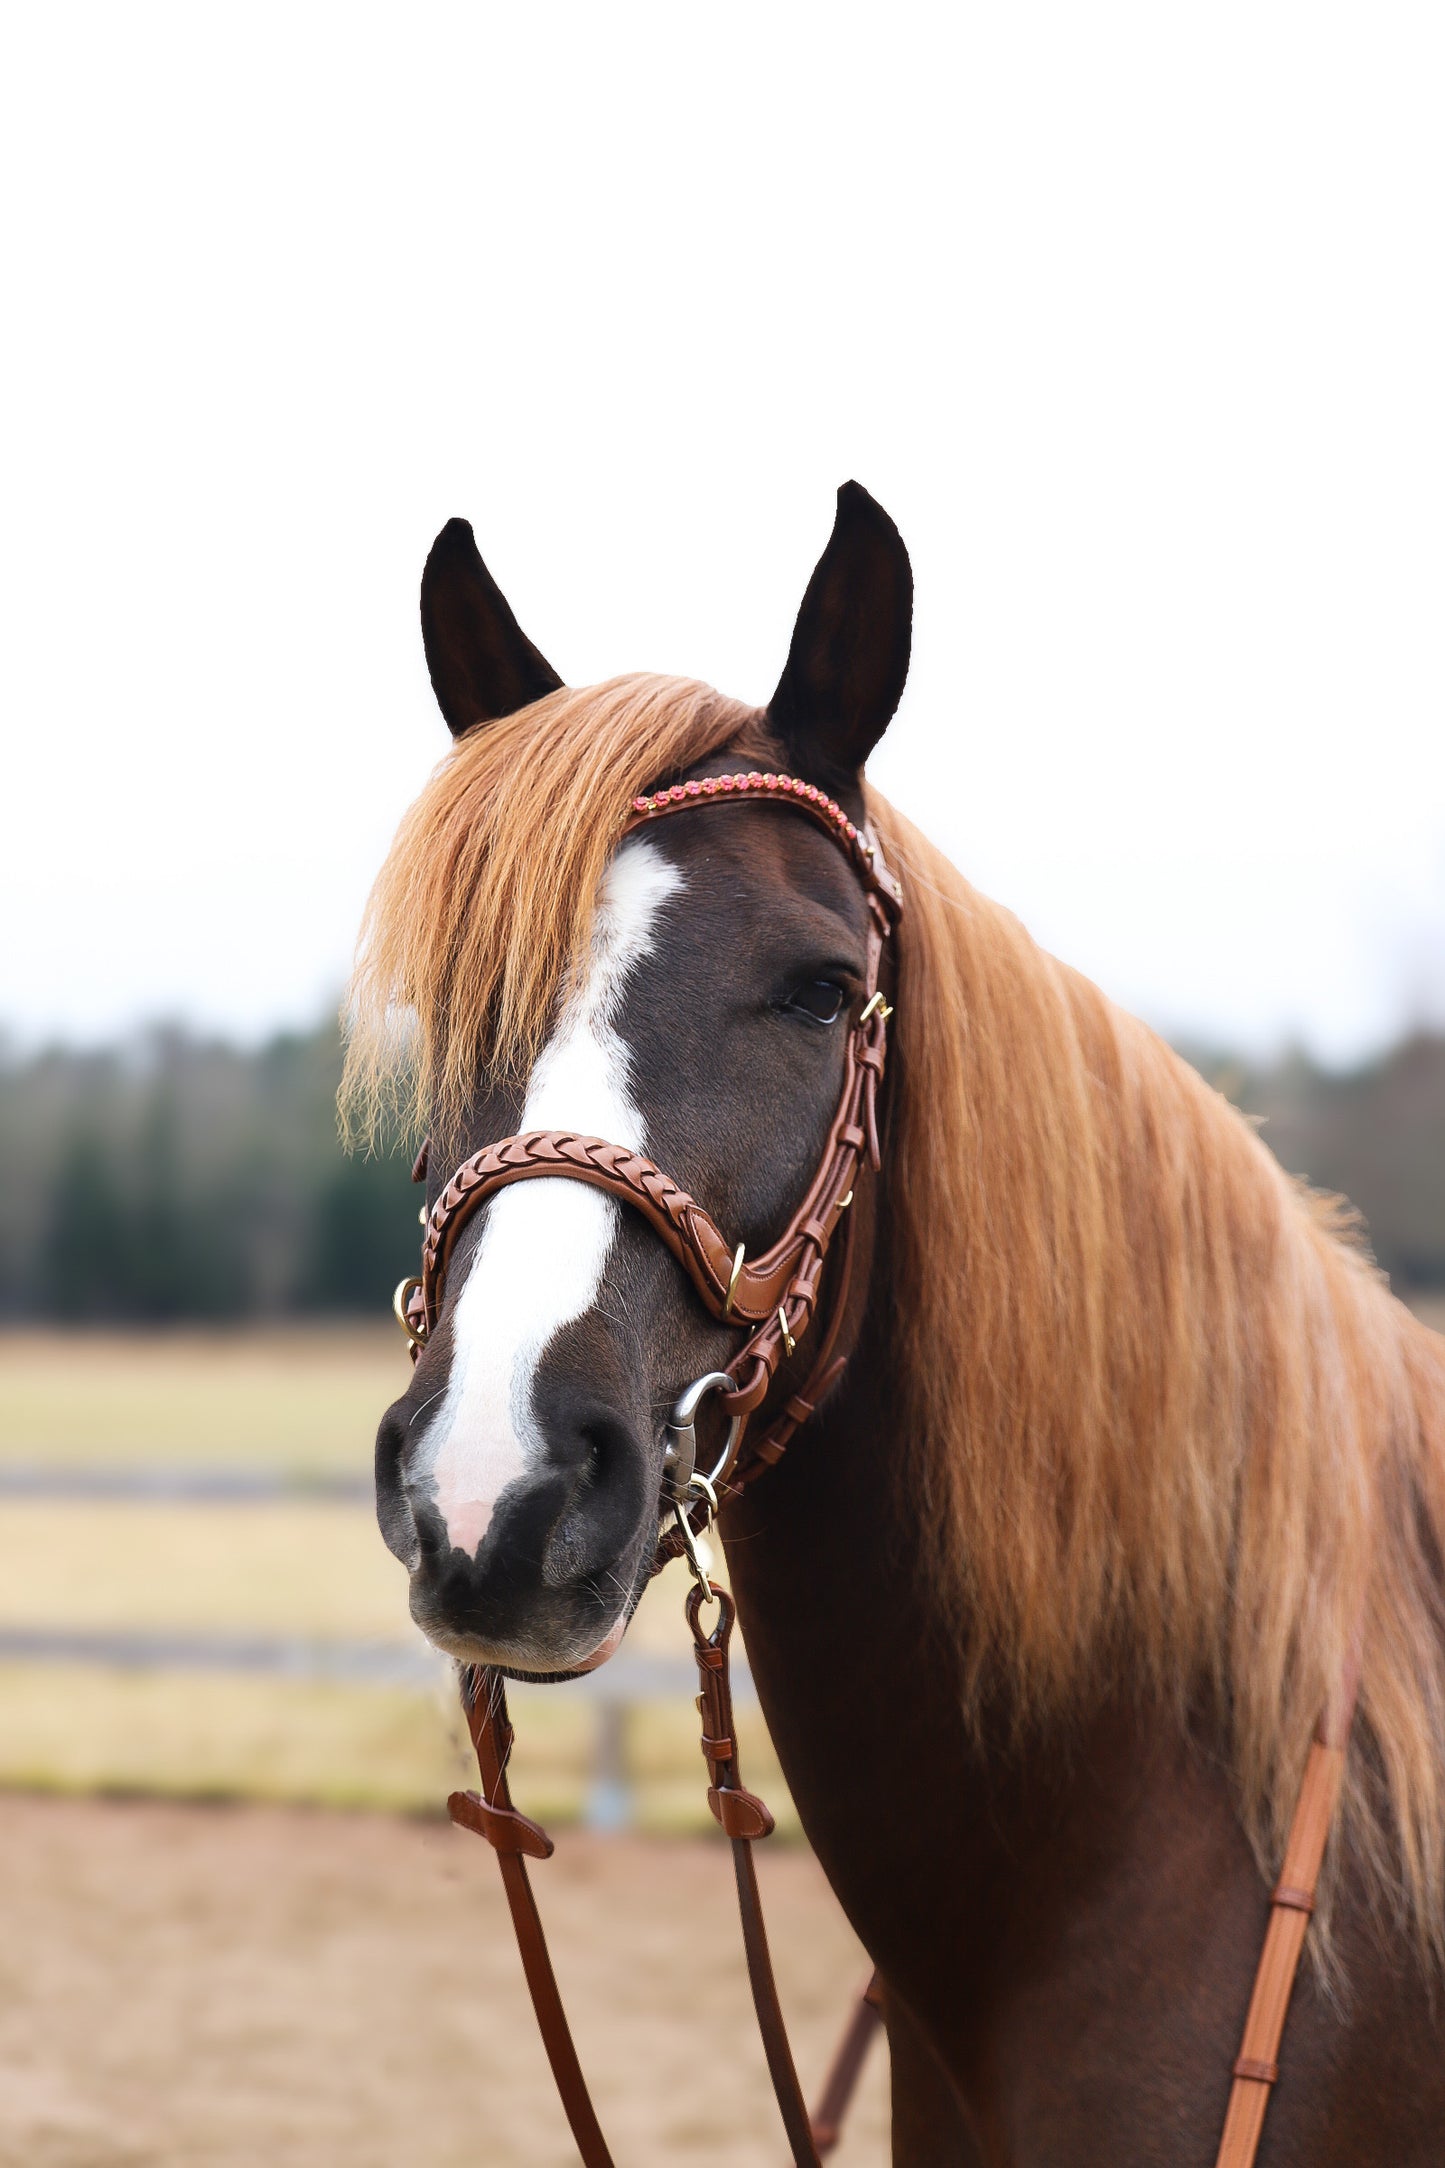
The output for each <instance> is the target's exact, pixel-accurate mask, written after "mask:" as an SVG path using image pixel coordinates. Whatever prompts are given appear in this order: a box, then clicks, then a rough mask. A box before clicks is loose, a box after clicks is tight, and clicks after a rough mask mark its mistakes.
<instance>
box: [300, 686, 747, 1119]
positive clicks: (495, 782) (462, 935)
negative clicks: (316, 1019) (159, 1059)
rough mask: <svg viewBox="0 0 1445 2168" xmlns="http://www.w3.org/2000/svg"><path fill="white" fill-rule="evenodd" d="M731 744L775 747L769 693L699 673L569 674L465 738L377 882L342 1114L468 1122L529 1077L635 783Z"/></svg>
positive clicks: (356, 993) (361, 953) (581, 944)
mask: <svg viewBox="0 0 1445 2168" xmlns="http://www.w3.org/2000/svg"><path fill="white" fill-rule="evenodd" d="M724 747H727V748H729V749H730V750H732V751H734V752H735V753H736V754H737V755H738V756H739V757H740V758H744V759H752V760H758V759H764V758H765V757H766V756H767V755H768V754H769V752H770V751H773V750H775V749H774V748H773V747H772V745H771V741H770V740H769V738H768V736H767V732H766V729H765V726H764V722H763V718H762V715H761V713H760V711H759V710H757V709H754V708H749V707H745V706H744V705H743V704H742V703H741V702H739V701H735V700H728V699H725V698H724V697H723V695H722V694H720V693H717V692H714V691H713V689H712V687H711V686H708V685H703V684H699V683H697V682H696V681H694V680H690V679H685V678H669V677H656V676H647V675H638V676H631V677H621V678H615V679H613V680H612V681H611V682H610V683H608V684H605V685H597V686H590V687H586V688H583V689H581V690H573V689H571V688H567V687H564V688H562V689H561V690H560V691H558V692H555V693H550V694H548V696H547V697H546V698H545V699H543V700H538V701H536V702H534V703H533V704H532V705H531V706H530V707H526V708H522V709H520V710H519V711H518V712H517V713H516V714H514V715H510V716H507V717H505V718H504V719H503V720H501V721H499V722H493V723H487V724H484V725H479V726H478V727H477V728H476V729H474V730H470V731H468V732H467V733H466V735H465V736H464V737H462V738H461V739H459V740H458V742H457V743H456V745H455V746H454V747H453V748H452V750H451V752H450V753H449V754H448V755H447V757H446V758H445V759H444V760H443V761H442V762H441V764H440V766H439V767H438V768H437V770H436V772H435V773H434V775H433V776H432V778H431V781H430V782H429V783H428V784H427V786H426V788H425V789H424V790H423V791H422V793H421V795H420V797H419V798H418V799H417V800H416V802H415V804H414V805H413V806H412V807H411V809H410V811H409V812H408V813H407V815H406V817H405V818H404V820H403V821H402V823H401V826H400V828H399V829H398V831H397V834H396V838H395V841H394V842H393V844H392V847H391V850H390V853H389V854H388V856H387V859H386V862H385V864H384V865H383V867H382V869H381V872H380V874H379V875H378V877H377V880H376V883H375V885H374V887H373V889H372V892H371V896H370V899H369V901H368V904H367V909H366V915H365V918H364V920H363V924H362V931H361V939H360V942H359V944H358V950H357V960H356V968H355V971H354V973H353V977H352V982H351V987H350V990H349V994H348V1000H347V1011H348V1051H347V1064H346V1073H345V1078H344V1081H343V1085H342V1110H343V1115H344V1117H345V1119H346V1121H347V1123H348V1126H349V1128H350V1130H351V1132H352V1133H353V1135H362V1136H366V1135H370V1134H373V1133H374V1132H375V1130H376V1128H377V1126H378V1124H379V1123H380V1122H382V1121H383V1120H384V1119H387V1118H400V1120H401V1122H402V1123H403V1125H405V1126H408V1127H411V1128H414V1129H417V1130H420V1129H421V1128H424V1127H426V1126H427V1125H428V1124H433V1125H435V1126H437V1127H439V1128H441V1129H442V1130H445V1129H446V1128H447V1127H448V1126H449V1125H451V1124H454V1123H455V1122H456V1121H458V1120H459V1119H460V1118H461V1117H462V1116H463V1114H464V1113H465V1110H466V1107H467V1105H468V1103H469V1102H470V1101H471V1100H472V1099H473V1098H474V1096H475V1094H476V1091H477V1088H478V1084H479V1081H481V1080H483V1079H490V1080H497V1079H499V1078H505V1079H507V1080H509V1081H511V1082H514V1083H516V1082H521V1083H525V1080H526V1078H527V1077H528V1076H529V1075H530V1074H531V1071H532V1069H533V1067H534V1065H535V1062H536V1060H537V1057H538V1055H539V1054H540V1052H541V1050H542V1047H543V1045H544V1044H545V1042H546V1040H547V1038H548V1036H549V1034H550V1032H551V1030H552V1028H553V1026H554V1024H555V1021H556V1019H557V1016H558V1014H559V1011H560V1007H561V1004H562V1003H563V1001H564V1000H565V999H566V997H567V995H568V993H569V992H570V991H574V990H575V989H576V987H577V986H578V985H579V984H580V983H581V980H582V978H583V976H584V975H585V971H586V967H587V960H588V956H589V953H590V945H591V935H592V922H593V916H594V913H595V911H596V907H597V900H598V897H599V895H600V893H601V887H602V878H603V874H604V872H605V870H606V867H607V864H608V861H609V860H610V859H611V857H612V855H613V853H614V851H615V850H616V847H617V844H618V841H619V838H620V835H621V830H622V824H623V820H624V818H625V816H626V814H627V812H628V809H629V807H630V805H631V802H632V799H633V798H634V797H635V796H636V795H637V793H638V792H639V791H641V790H643V789H644V788H645V787H647V786H648V785H652V784H656V783H659V782H665V781H668V780H670V779H671V778H673V777H675V776H677V775H678V774H680V773H682V772H683V771H684V770H686V769H687V768H689V767H691V766H692V765H693V764H694V763H695V762H697V761H700V760H705V759H707V758H708V757H709V756H711V755H712V754H714V753H717V752H720V751H721V750H722V749H723V748H724Z"/></svg>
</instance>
